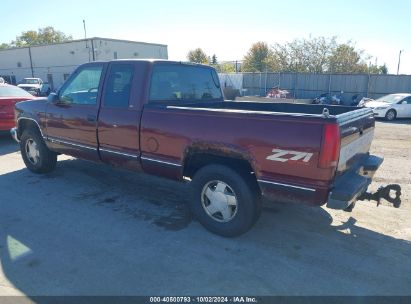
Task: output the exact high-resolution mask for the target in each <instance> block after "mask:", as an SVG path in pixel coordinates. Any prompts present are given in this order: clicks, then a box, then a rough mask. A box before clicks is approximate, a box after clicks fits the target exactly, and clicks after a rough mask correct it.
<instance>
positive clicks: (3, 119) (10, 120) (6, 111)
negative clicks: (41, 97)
mask: <svg viewBox="0 0 411 304" xmlns="http://www.w3.org/2000/svg"><path fill="white" fill-rule="evenodd" d="M29 99H33V96H32V95H31V94H29V93H27V92H26V91H24V90H23V89H20V88H18V87H15V86H12V85H9V84H5V83H3V84H0V131H9V130H10V129H11V128H13V127H14V126H15V125H16V122H15V120H14V105H15V104H16V102H19V101H22V100H29Z"/></svg>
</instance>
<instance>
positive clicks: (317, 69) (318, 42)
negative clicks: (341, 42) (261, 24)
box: [273, 37, 337, 73]
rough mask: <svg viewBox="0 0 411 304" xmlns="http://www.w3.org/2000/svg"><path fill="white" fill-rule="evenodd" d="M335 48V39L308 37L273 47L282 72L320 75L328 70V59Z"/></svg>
mask: <svg viewBox="0 0 411 304" xmlns="http://www.w3.org/2000/svg"><path fill="white" fill-rule="evenodd" d="M336 47H337V42H336V38H335V37H331V38H325V37H314V38H312V37H309V38H308V39H295V40H293V41H291V42H287V43H285V44H279V43H276V44H274V45H273V53H274V57H275V60H276V61H277V62H278V64H279V66H280V70H281V71H284V72H300V73H322V72H324V71H326V70H327V68H328V65H329V64H328V63H329V62H328V61H329V60H328V59H329V57H330V56H331V54H332V52H333V50H334V49H335V48H336Z"/></svg>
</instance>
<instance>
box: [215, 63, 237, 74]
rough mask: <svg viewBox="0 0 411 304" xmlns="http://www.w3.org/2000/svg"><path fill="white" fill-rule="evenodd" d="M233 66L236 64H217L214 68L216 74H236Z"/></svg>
mask: <svg viewBox="0 0 411 304" xmlns="http://www.w3.org/2000/svg"><path fill="white" fill-rule="evenodd" d="M235 65H236V63H231V62H224V63H220V64H217V65H216V66H215V68H216V70H217V72H219V73H234V72H236V70H235Z"/></svg>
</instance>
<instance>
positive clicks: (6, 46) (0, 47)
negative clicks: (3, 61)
mask: <svg viewBox="0 0 411 304" xmlns="http://www.w3.org/2000/svg"><path fill="white" fill-rule="evenodd" d="M9 47H10V45H8V44H7V43H0V50H3V49H8V48H9Z"/></svg>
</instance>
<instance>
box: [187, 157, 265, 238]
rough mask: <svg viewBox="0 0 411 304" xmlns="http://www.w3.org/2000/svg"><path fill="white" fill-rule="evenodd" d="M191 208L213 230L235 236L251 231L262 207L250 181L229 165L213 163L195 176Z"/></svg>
mask: <svg viewBox="0 0 411 304" xmlns="http://www.w3.org/2000/svg"><path fill="white" fill-rule="evenodd" d="M192 186H193V197H192V199H191V211H192V213H193V214H194V216H195V217H196V218H197V219H198V221H199V222H200V223H201V224H202V225H203V226H204V227H205V228H206V229H208V230H209V231H211V232H213V233H215V234H218V235H221V236H225V237H235V236H239V235H241V234H243V233H245V232H247V231H248V230H249V229H251V227H252V226H253V224H254V223H255V221H256V220H257V218H258V217H259V214H260V210H261V206H260V204H261V202H260V200H259V196H258V195H257V193H256V190H255V187H252V184H251V178H250V181H248V179H247V178H246V177H244V176H242V175H240V174H238V173H237V172H236V171H234V170H232V169H231V168H229V167H225V166H222V165H209V166H206V167H204V168H201V169H200V170H199V171H198V172H197V173H196V174H195V176H194V178H193V182H192Z"/></svg>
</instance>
